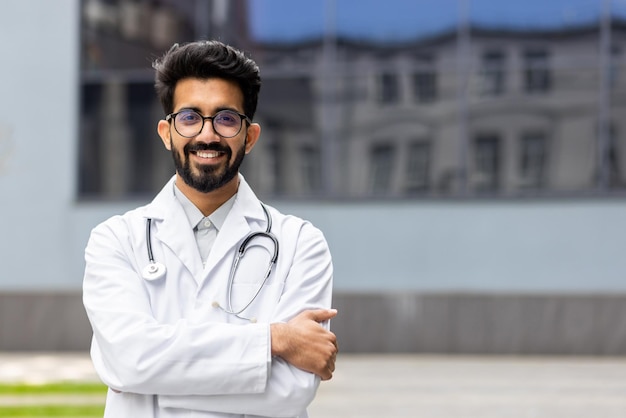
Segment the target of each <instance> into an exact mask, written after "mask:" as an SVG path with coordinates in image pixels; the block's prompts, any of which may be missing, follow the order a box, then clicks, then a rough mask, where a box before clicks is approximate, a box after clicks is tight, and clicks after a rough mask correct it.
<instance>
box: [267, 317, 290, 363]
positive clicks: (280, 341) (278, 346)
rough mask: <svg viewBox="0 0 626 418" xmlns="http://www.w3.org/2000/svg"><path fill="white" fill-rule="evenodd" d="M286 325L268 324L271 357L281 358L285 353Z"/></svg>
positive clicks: (279, 323) (278, 323)
mask: <svg viewBox="0 0 626 418" xmlns="http://www.w3.org/2000/svg"><path fill="white" fill-rule="evenodd" d="M286 326H287V324H284V323H281V322H276V323H274V324H270V345H271V347H272V350H271V351H272V356H279V357H280V356H281V355H282V354H283V353H284V351H285V348H284V347H285V344H284V340H285V327H286Z"/></svg>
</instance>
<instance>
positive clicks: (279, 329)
mask: <svg viewBox="0 0 626 418" xmlns="http://www.w3.org/2000/svg"><path fill="white" fill-rule="evenodd" d="M336 315H337V310H335V309H315V310H307V311H304V312H301V313H300V314H298V315H297V316H296V317H294V318H293V319H291V320H290V321H289V322H287V323H275V324H271V325H270V332H271V336H272V355H275V356H279V357H282V358H283V359H285V361H287V362H288V363H289V364H292V365H293V366H295V367H297V368H299V369H302V370H305V371H307V372H311V373H314V374H316V375H318V376H319V377H321V378H322V380H329V379H331V378H332V377H333V372H334V371H335V361H336V359H337V352H338V346H337V337H336V336H335V334H333V333H332V332H330V331H327V330H326V329H324V328H323V327H322V326H321V325H320V323H321V322H324V321H327V320H329V319H331V318H333V317H335V316H336Z"/></svg>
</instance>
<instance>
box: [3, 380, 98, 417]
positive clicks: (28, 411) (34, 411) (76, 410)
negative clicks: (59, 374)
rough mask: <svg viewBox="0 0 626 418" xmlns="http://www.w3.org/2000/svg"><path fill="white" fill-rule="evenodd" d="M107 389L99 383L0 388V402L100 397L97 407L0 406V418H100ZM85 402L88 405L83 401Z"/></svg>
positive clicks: (32, 404) (5, 386)
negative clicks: (41, 397) (59, 397)
mask: <svg viewBox="0 0 626 418" xmlns="http://www.w3.org/2000/svg"><path fill="white" fill-rule="evenodd" d="M106 391H107V387H106V386H104V385H103V384H101V383H69V382H63V383H48V384H42V385H32V384H25V383H19V384H0V402H1V398H2V397H10V398H13V399H15V398H19V397H20V396H24V397H29V398H30V397H35V398H36V397H37V396H38V395H40V396H46V397H47V399H50V397H52V398H54V396H55V395H59V396H77V397H80V396H94V395H96V396H97V395H102V403H100V404H88V403H86V404H82V405H81V404H79V405H63V404H55V405H47V404H45V402H46V401H43V400H42V404H35V402H30V401H26V402H28V403H24V405H2V404H1V403H0V417H16V418H17V417H21V418H25V417H28V418H44V417H68V418H70V417H82V418H96V417H102V416H103V415H104V397H105V395H106ZM87 402H89V401H87Z"/></svg>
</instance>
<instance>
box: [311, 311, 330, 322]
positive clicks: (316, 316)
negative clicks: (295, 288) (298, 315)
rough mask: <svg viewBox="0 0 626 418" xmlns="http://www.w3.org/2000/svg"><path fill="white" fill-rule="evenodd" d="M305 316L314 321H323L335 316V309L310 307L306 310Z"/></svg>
mask: <svg viewBox="0 0 626 418" xmlns="http://www.w3.org/2000/svg"><path fill="white" fill-rule="evenodd" d="M305 316H306V317H307V318H308V319H311V320H313V321H315V322H324V321H327V320H329V319H331V318H334V317H335V316H337V309H312V310H309V311H306V312H305Z"/></svg>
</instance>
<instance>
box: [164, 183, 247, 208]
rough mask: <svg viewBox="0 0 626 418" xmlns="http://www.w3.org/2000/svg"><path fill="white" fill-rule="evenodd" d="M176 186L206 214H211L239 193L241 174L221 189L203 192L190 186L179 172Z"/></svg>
mask: <svg viewBox="0 0 626 418" xmlns="http://www.w3.org/2000/svg"><path fill="white" fill-rule="evenodd" d="M176 186H177V187H178V189H179V190H180V191H181V192H183V194H184V195H185V196H187V199H189V200H190V201H191V203H193V204H194V205H196V207H197V208H198V209H199V210H200V212H202V214H203V215H204V216H209V215H210V214H212V213H213V212H215V210H216V209H217V208H219V207H220V206H222V205H223V204H224V203H225V202H226V201H227V200H228V199H230V198H231V197H233V196H234V195H235V193H237V189H238V188H239V176H235V177H234V178H233V179H232V180H231V181H229V182H228V183H226V184H225V185H223V186H222V187H220V188H219V189H216V190H213V191H211V192H208V193H203V192H200V191H198V190H196V189H194V188H193V187H190V186H189V185H188V184H187V183H185V181H184V180H183V179H182V178H181V177H180V176H179V175H178V174H177V175H176Z"/></svg>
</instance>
